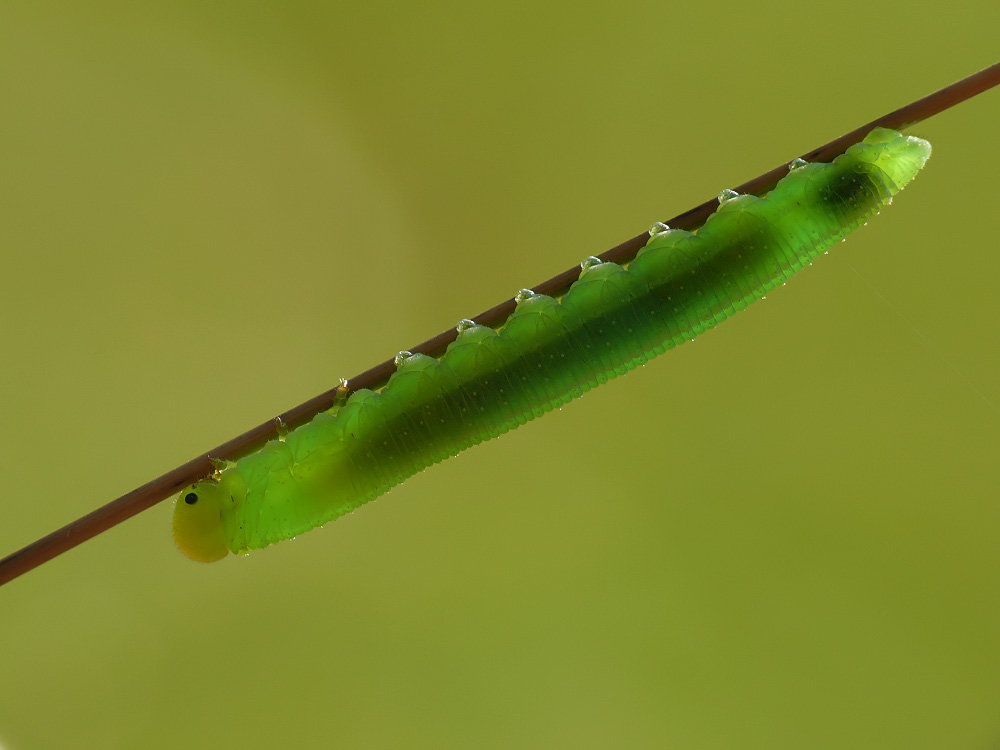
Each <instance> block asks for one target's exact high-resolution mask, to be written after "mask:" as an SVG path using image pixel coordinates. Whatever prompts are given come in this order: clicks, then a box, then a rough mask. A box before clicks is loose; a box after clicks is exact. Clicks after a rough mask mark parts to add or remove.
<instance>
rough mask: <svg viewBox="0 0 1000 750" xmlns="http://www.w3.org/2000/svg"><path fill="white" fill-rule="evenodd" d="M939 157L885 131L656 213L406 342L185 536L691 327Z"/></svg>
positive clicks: (230, 482) (267, 524) (215, 483)
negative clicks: (538, 284) (557, 275)
mask: <svg viewBox="0 0 1000 750" xmlns="http://www.w3.org/2000/svg"><path fill="white" fill-rule="evenodd" d="M929 156H930V144H929V143H927V142H926V141H923V140H921V139H919V138H914V137H906V136H903V135H900V134H899V133H895V132H892V131H889V130H884V129H876V130H873V131H872V132H871V133H870V134H869V135H868V137H867V138H865V139H864V141H863V142H861V143H859V144H857V145H855V146H852V147H851V148H849V149H847V152H846V153H844V154H843V155H841V156H838V157H837V158H836V159H834V160H833V162H832V163H830V164H806V163H805V162H803V161H802V160H800V159H797V160H796V161H795V162H793V163H792V164H791V166H790V172H789V174H788V175H787V176H786V177H784V178H783V179H782V180H781V181H780V182H779V183H778V185H777V186H776V187H775V189H774V190H773V191H771V192H770V193H768V195H767V196H765V197H764V198H757V197H754V196H751V195H737V194H736V193H734V192H732V191H724V192H723V193H722V194H721V195H720V196H719V203H720V205H719V208H718V210H717V211H716V212H715V213H714V214H712V216H711V217H709V219H708V221H707V222H706V223H705V225H704V226H703V227H701V228H700V229H698V230H697V231H696V232H695V233H689V232H685V231H681V230H675V229H669V228H668V227H666V226H665V225H663V224H658V225H654V227H653V228H652V229H651V230H650V239H649V242H648V244H647V245H646V246H645V247H644V248H643V249H642V250H641V251H640V252H639V254H638V255H637V256H636V258H635V260H633V261H631V262H630V263H629V264H628V266H627V267H622V266H620V265H617V264H615V263H602V262H601V261H600V260H598V259H597V258H588V259H587V260H586V261H584V263H583V264H581V273H580V278H579V279H578V280H577V281H576V282H575V283H574V284H573V285H572V287H570V289H569V290H568V291H567V292H566V294H564V295H563V296H562V297H561V298H560V299H554V298H552V297H548V296H544V295H540V294H535V293H533V292H531V291H528V290H522V291H521V292H520V293H519V294H518V295H517V307H516V309H515V311H514V313H513V314H512V315H511V316H510V317H509V318H508V319H507V321H506V322H505V323H504V325H503V326H502V327H501V328H500V329H499V330H494V329H492V328H487V327H484V326H480V325H476V324H474V323H473V322H472V321H468V320H463V321H462V322H461V323H459V325H458V336H457V338H456V339H455V341H454V342H453V343H452V344H451V345H450V346H449V347H448V349H447V351H446V352H445V353H444V355H442V356H441V358H440V359H434V358H432V357H428V356H426V355H422V354H410V353H409V352H400V353H399V355H398V356H397V357H396V368H397V369H396V372H395V373H394V374H393V375H392V377H391V378H390V379H389V382H388V384H387V385H386V386H385V387H384V388H382V389H381V391H379V392H377V393H376V392H374V391H370V390H359V391H357V392H355V393H353V394H352V395H351V396H350V398H348V399H347V401H346V403H344V404H343V406H341V407H339V408H334V409H332V410H330V411H328V412H323V413H321V414H318V415H317V416H316V417H315V418H314V419H313V420H312V421H311V422H309V423H308V424H305V425H303V426H301V427H299V428H298V429H296V430H294V431H292V432H290V433H288V434H287V435H286V436H284V437H283V438H282V439H279V440H273V441H271V442H269V443H268V444H267V445H265V446H264V448H263V449H262V450H260V451H259V452H257V453H254V454H252V455H249V456H246V457H245V458H242V459H240V460H239V461H237V462H236V463H235V464H232V465H230V466H229V467H228V468H226V469H225V470H223V471H221V473H220V474H218V475H217V477H216V478H215V479H212V480H208V481H203V482H199V483H197V484H195V485H193V486H191V487H189V488H188V489H186V490H185V491H184V492H182V493H181V498H180V500H179V501H178V502H177V504H176V506H175V510H174V520H173V529H174V539H175V540H176V542H177V546H178V547H179V548H180V549H181V551H183V552H184V554H186V555H187V556H188V557H190V558H192V559H194V560H200V561H203V562H209V561H213V560H219V559H221V558H223V557H225V556H226V554H228V553H229V552H236V553H245V552H247V551H249V550H251V549H257V548H260V547H265V546H267V545H269V544H273V543H275V542H278V541H280V540H282V539H289V538H291V537H294V536H296V535H298V534H301V533H303V532H305V531H308V530H309V529H312V528H314V527H315V526H320V525H322V524H324V523H326V522H327V521H331V520H333V519H334V518H337V517H338V516H341V515H343V514H345V513H348V512H350V511H352V510H353V509H354V508H357V507H358V506H359V505H362V504H364V503H366V502H368V501H369V500H371V499H372V498H374V497H376V496H378V495H381V494H382V493H384V492H386V491H388V490H389V489H390V488H391V487H393V486H395V485H397V484H399V483H400V482H402V481H403V480H404V479H406V478H407V477H409V476H411V475H412V474H415V473H417V472H418V471H421V470H422V469H424V468H426V467H427V466H430V465H431V464H434V463H437V462H438V461H441V460H442V459H445V458H448V457H449V456H453V455H455V454H457V453H458V452H459V451H461V450H464V449H465V448H468V447H469V446H472V445H475V444H476V443H479V442H482V441H484V440H488V439H490V438H493V437H496V436H497V435H500V434H502V433H504V432H507V431H508V430H511V429H513V428H515V427H517V426H518V425H521V424H524V423H525V422H527V421H528V420H530V419H534V418H535V417H540V416H541V415H542V414H544V413H545V412H547V411H549V410H551V409H553V408H555V407H558V406H560V405H562V404H564V403H566V402H568V401H570V400H571V399H573V398H576V397H577V396H580V395H582V394H583V393H584V392H585V391H587V390H589V389H590V388H593V387H594V386H596V385H598V384H600V383H603V382H605V381H607V380H609V379H610V378H613V377H615V376H617V375H622V374H624V373H626V372H628V371H629V370H631V369H633V368H635V367H637V366H638V365H641V364H643V363H644V362H646V361H647V360H649V359H651V358H652V357H654V356H656V355H657V354H661V353H663V352H665V351H666V350H667V349H671V348H673V347H675V346H677V345H678V344H681V343H683V342H684V341H687V340H689V339H693V338H694V337H695V336H697V335H698V334H699V333H701V332H702V331H705V330H707V329H709V328H713V327H714V326H716V325H718V324H719V323H721V322H722V321H723V320H725V319H726V318H727V317H729V316H730V315H733V314H734V313H736V312H737V311H739V310H742V309H743V308H744V307H746V306H747V305H749V304H750V303H752V302H754V301H756V300H758V299H760V298H761V297H763V296H764V295H765V294H766V293H767V292H768V290H770V289H772V288H773V287H775V286H777V285H779V284H781V283H783V282H784V281H785V280H786V279H788V278H789V277H790V276H792V274H794V273H795V272H796V271H797V270H799V269H800V268H802V267H803V266H805V265H807V264H809V263H810V262H812V260H813V259H814V258H816V257H817V256H819V255H820V254H822V253H823V252H825V251H826V249H827V248H828V247H830V246H831V245H833V244H834V243H835V242H837V241H839V240H841V239H843V238H844V236H845V235H846V234H847V233H848V232H850V231H851V230H853V229H855V228H857V227H859V226H861V225H862V224H863V223H864V222H865V221H867V220H868V219H869V218H870V217H871V216H873V215H874V214H875V213H877V212H878V210H879V209H880V208H881V207H882V206H885V205H887V204H889V203H890V202H891V201H892V196H893V195H895V194H896V193H897V192H899V190H901V189H902V188H903V186H904V185H906V183H908V182H909V181H910V180H911V179H913V177H914V176H915V175H916V173H917V172H918V171H919V170H920V168H921V167H923V165H924V162H925V161H926V160H927V158H928V157H929Z"/></svg>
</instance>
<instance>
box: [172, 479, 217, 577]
mask: <svg viewBox="0 0 1000 750" xmlns="http://www.w3.org/2000/svg"><path fill="white" fill-rule="evenodd" d="M173 528H174V543H175V544H177V549H179V550H180V551H181V552H183V553H184V554H185V555H187V556H188V557H189V558H191V559H192V560H196V561H197V562H215V561H216V560H221V559H222V558H223V557H225V556H226V555H228V554H229V547H228V545H227V544H226V537H225V533H224V531H223V527H222V504H221V503H220V502H219V498H218V493H217V492H216V484H215V483H214V482H199V483H198V484H195V485H192V486H190V487H188V488H187V489H186V490H184V491H183V492H182V493H181V494H180V497H179V498H178V499H177V503H176V504H175V505H174V522H173Z"/></svg>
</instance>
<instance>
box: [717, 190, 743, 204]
mask: <svg viewBox="0 0 1000 750" xmlns="http://www.w3.org/2000/svg"><path fill="white" fill-rule="evenodd" d="M739 197H740V194H739V193H737V192H736V191H735V190H730V189H729V188H726V189H725V190H723V191H722V192H721V193H719V205H720V206H721V205H723V204H724V203H727V202H728V201H731V200H732V199H733V198H739Z"/></svg>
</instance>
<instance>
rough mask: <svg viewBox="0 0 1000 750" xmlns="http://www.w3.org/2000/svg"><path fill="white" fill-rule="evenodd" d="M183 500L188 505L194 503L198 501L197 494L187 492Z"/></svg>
mask: <svg viewBox="0 0 1000 750" xmlns="http://www.w3.org/2000/svg"><path fill="white" fill-rule="evenodd" d="M184 502H186V503H187V504H188V505H194V504H195V503H196V502H198V496H197V495H196V494H194V493H193V492H189V493H187V494H186V495H185V496H184Z"/></svg>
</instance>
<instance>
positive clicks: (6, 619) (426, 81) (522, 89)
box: [0, 0, 1000, 750]
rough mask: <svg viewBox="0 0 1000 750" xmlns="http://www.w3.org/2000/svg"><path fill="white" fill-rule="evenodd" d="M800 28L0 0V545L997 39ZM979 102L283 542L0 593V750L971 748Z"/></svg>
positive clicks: (987, 606) (992, 220)
mask: <svg viewBox="0 0 1000 750" xmlns="http://www.w3.org/2000/svg"><path fill="white" fill-rule="evenodd" d="M811 7H812V6H809V5H808V4H803V3H799V2H787V3H774V4H772V5H770V7H766V8H761V7H759V6H757V5H755V4H752V3H737V2H713V3H689V4H685V7H679V6H678V5H677V4H669V3H651V2H630V1H629V0H620V1H619V2H615V3H612V4H598V3H592V4H580V3H566V2H560V3H552V4H546V5H543V6H540V5H539V4H537V3H533V2H508V3H504V4H502V5H498V6H495V7H490V8H484V7H479V6H478V4H475V3H471V4H470V3H465V2H437V3H431V4H428V3H394V2H380V3H316V2H301V1H295V0H285V1H283V2H254V3H247V2H219V3H203V2H201V1H200V0H199V1H198V2H195V1H194V0H170V2H150V3H142V4H136V3H128V2H109V1H102V0H96V1H95V2H90V3H87V4H82V3H76V2H45V1H41V2H39V1H37V0H35V1H32V2H28V1H27V0H4V2H3V3H2V4H0V102H2V114H0V207H2V208H0V258H2V265H0V346H2V352H3V353H2V355H0V410H2V413H3V429H2V430H0V470H2V472H3V476H4V487H3V492H2V495H0V554H6V553H8V552H10V551H13V550H14V549H16V548H18V547H20V546H22V545H23V544H25V543H27V542H29V541H31V540H33V539H35V538H36V537H38V536H41V535H42V534H44V533H46V532H48V531H51V530H52V529H54V528H56V527H57V526H59V525H61V524H63V523H65V522H67V521H69V520H71V519H73V518H75V517H77V516H79V515H81V514H83V513H85V512H86V511H89V510H90V509H92V508H94V507H96V506H98V505H100V504H102V503H105V502H107V501H109V500H111V499H112V498H114V497H116V496H117V495H119V494H121V493H123V492H125V491H127V490H129V489H132V488H133V487H135V486H137V485H139V484H141V483H143V482H145V481H147V480H149V479H150V478H152V477H154V476H156V475H158V474H160V473H162V472H164V471H166V470H168V469H170V468H173V467H174V466H176V465H177V464H179V463H182V462H183V461H185V460H187V459H188V458H190V457H192V456H194V455H197V454H198V453H200V452H202V451H204V450H207V449H208V448H211V447H212V446H215V445H217V444H218V443H220V442H222V441H224V440H226V439H228V438H229V437H232V436H233V435H235V434H237V433H240V432H242V431H243V430H245V429H247V428H248V427H250V426H252V425H255V424H257V423H259V422H261V421H263V420H265V419H267V418H269V417H270V416H273V415H274V414H277V413H279V412H281V411H283V410H285V409H286V408H288V407H290V406H293V405H295V404H297V403H299V402H301V401H303V400H305V399H307V398H309V397H311V396H313V395H315V394H316V393H318V392H320V391H322V390H325V389H326V388H329V387H330V386H331V385H332V384H335V383H336V381H337V379H338V378H339V377H342V376H350V375H353V374H356V373H358V372H360V371H361V370H364V369H366V368H367V367H369V366H370V365H372V364H374V363H376V362H379V361H381V360H383V359H385V358H387V357H388V356H391V355H392V354H393V353H395V352H396V351H397V350H399V349H403V348H406V347H407V346H409V345H412V344H415V343H417V342H419V341H422V340H423V339H425V338H427V337H428V336H430V335H431V334H434V333H437V332H438V331H440V330H442V329H444V328H446V327H448V326H450V325H452V324H454V323H455V322H456V321H457V320H458V319H460V318H462V317H466V316H469V315H472V314H475V313H477V312H479V311H481V310H483V309H485V308H487V307H490V306H492V305H493V304H495V303H496V302H498V301H499V300H501V299H503V298H506V297H508V296H510V295H511V294H512V293H513V292H514V291H516V290H517V289H518V288H520V287H523V286H530V285H531V284H533V283H536V282H538V281H540V280H542V279H544V278H547V277H549V276H551V275H553V274H554V273H556V272H558V271H561V270H563V269H564V268H567V267H568V266H570V265H572V264H573V263H576V262H578V261H579V260H581V259H582V258H584V257H585V256H587V255H590V254H593V253H597V252H601V251H603V250H604V249H606V248H608V247H610V246H611V245H614V244H616V243H617V242H618V241H620V240H622V239H625V238H627V237H630V236H632V235H633V234H636V233H637V232H639V231H642V230H643V229H644V228H645V227H647V226H648V225H649V224H650V223H651V222H652V221H654V220H657V219H664V218H668V217H670V216H672V215H674V214H676V213H678V212H680V211H682V210H684V209H686V208H688V207H690V206H692V205H694V204H696V203H699V202H701V201H702V200H705V199H706V198H708V197H710V196H712V195H715V194H716V193H717V192H718V191H719V190H720V189H722V188H725V187H730V186H733V185H735V184H739V183H740V182H743V181H744V180H746V179H748V178H750V177H752V176H754V175H756V174H758V173H760V172H762V171H764V170H766V169H769V168H771V167H773V166H774V165H776V164H777V163H779V162H781V161H784V160H786V159H788V158H791V157H793V156H795V155H797V154H800V153H803V152H805V151H806V150H808V149H810V148H812V147H813V146H816V145H819V144H820V143H823V142H826V141H827V140H829V139H830V138H832V137H834V136H836V135H839V134H840V133H842V132H844V131H846V130H848V129H850V128H853V127H855V126H856V125H858V124H861V123H863V122H866V121H868V120H870V119H872V118H874V117H876V116H878V115H880V114H882V113H884V112H886V111H888V110H890V109H893V108H895V107H897V106H899V105H902V104H904V103H906V102H908V101H910V100H912V99H914V98H916V97H918V96H921V95H923V94H925V93H928V92H930V91H931V90H934V89H936V88H939V87H940V86H943V85H945V84H947V83H950V82H951V81H953V80H955V79H957V78H959V77H962V76H964V75H967V74H969V73H971V72H973V71H975V70H978V69H979V68H981V67H984V66H985V65H988V64H991V63H993V62H995V61H996V59H997V51H998V47H997V44H996V29H997V28H1000V6H998V5H997V4H996V3H995V2H993V0H988V1H986V2H979V3H969V4H965V5H963V6H962V8H961V9H960V10H959V9H958V8H957V7H955V6H952V5H947V4H938V5H936V6H930V5H928V7H923V8H917V7H915V6H913V4H912V3H903V2H883V3H880V4H878V5H877V6H872V5H871V4H870V3H864V2H860V1H857V2H855V1H853V0H845V2H841V3H838V4H836V6H829V7H826V6H824V7H823V8H821V9H817V10H811V9H810V8H811ZM998 120H1000V92H993V93H990V94H986V95H984V96H982V97H980V98H978V99H976V100H974V101H971V102H969V103H966V104H963V105H961V106H960V107H959V108H957V109H955V110H953V111H951V112H948V113H946V114H943V115H940V116H938V117H936V118H934V119H933V120H931V121H928V122H926V123H925V124H922V125H920V126H919V127H917V128H915V130H914V132H915V133H917V134H919V135H921V136H924V137H927V138H929V139H930V140H931V141H932V143H933V144H934V148H935V156H934V158H933V159H932V160H931V162H930V163H929V165H928V168H927V169H926V170H925V172H924V173H923V175H922V176H921V177H920V178H919V180H918V181H917V183H915V185H914V186H913V187H911V188H910V189H909V190H907V191H906V193H905V194H904V195H903V197H902V199H901V200H898V201H897V203H896V205H894V206H893V207H892V208H891V209H890V210H889V211H886V212H883V214H882V216H881V217H879V218H878V219H877V220H876V221H874V222H873V223H872V226H870V227H868V228H867V229H865V230H864V231H861V232H859V233H857V234H856V235H855V236H853V237H852V238H851V240H850V241H849V242H848V243H847V244H845V245H843V246H838V247H837V248H836V251H835V252H833V253H831V255H830V256H829V257H827V258H823V259H822V261H821V262H819V263H817V264H816V266H815V267H813V268H810V269H807V270H806V271H805V272H803V273H802V274H801V276H800V277H799V278H797V279H796V280H795V281H794V282H793V283H791V284H790V285H789V286H788V287H786V288H783V289H780V290H778V291H776V292H775V293H773V294H772V295H770V297H769V299H768V300H767V301H766V302H765V303H762V304H759V305H756V306H754V307H753V308H751V310H749V311H747V312H746V313H744V314H742V315H740V316H738V317H737V318H735V319H733V320H731V321H729V322H727V323H726V324H725V325H724V326H722V327H721V328H720V329H718V330H716V331H713V332H711V333H709V334H706V335H705V336H704V337H702V338H699V339H698V340H697V341H696V342H695V343H693V344H687V345H685V346H683V347H681V348H680V349H678V350H676V351H674V352H671V353H669V354H668V355H666V356H664V357H662V358H661V359H659V360H657V361H656V362H654V363H653V364H651V365H649V366H647V367H645V368H643V369H641V370H640V371H638V372H635V373H633V374H630V375H629V376H628V377H626V378H624V379H622V380H619V381H616V382H614V383H612V384H610V385H608V386H605V387H603V388H601V389H599V390H597V391H595V392H591V393H589V394H588V395H587V396H586V398H584V399H583V400H582V401H581V402H578V403H573V404H571V405H569V406H567V407H566V408H564V409H563V410H561V411H560V412H558V413H555V414H552V415H550V416H548V417H546V418H545V419H543V420H540V421H538V422H536V423H532V424H530V425H528V426H526V427H524V428H522V429H520V430H518V431H516V432H515V433H512V434H510V435H508V436H505V437H504V438H503V439H501V440H497V441H493V442H491V443H489V444H486V445H484V446H480V447H478V448H475V449H473V450H471V451H469V452H468V453H466V454H464V455H463V456H462V457H460V458H459V459H457V460H452V461H448V462H446V463H445V464H443V465H440V466H437V467H435V468H433V469H432V470H429V471H427V472H425V473H423V474H421V475H419V476H417V477H415V478H413V479H412V480H410V481H408V482H407V483H406V484H405V485H403V486H402V487H400V488H397V489H396V490H394V491H393V492H392V493H390V494H389V495H388V496H386V497H383V498H381V499H380V500H379V501H377V502H375V503H373V504H370V505H368V506H366V507H365V508H363V509H362V510H360V511H358V512H356V513H354V514H353V515H351V516H349V517H346V518H343V519H341V520H338V521H337V522H336V523H334V524H332V525H329V526H328V527H326V528H324V529H322V530H319V531H314V532H312V533H309V534H307V535H305V536H304V537H302V538H300V539H298V540H296V541H295V542H294V543H284V544H281V545H279V546H277V547H274V548H271V549H268V550H265V551H262V552H259V553H255V554H253V555H251V556H249V557H247V558H240V559H236V558H230V559H228V560H226V561H224V562H222V563H218V564H215V565H210V566H206V565H198V564H195V563H191V562H189V561H188V560H187V559H185V558H183V557H182V556H181V555H180V554H179V553H178V552H177V551H176V550H175V549H174V546H173V543H172V540H171V537H170V513H171V503H169V502H165V503H163V504H161V505H160V506H158V507H156V508H154V509H152V510H150V511H148V512H146V513H143V514H142V515H141V516H140V517H137V518H135V519H133V520H132V521H130V522H128V523H126V524H124V525H122V526H119V527H117V528H115V529H114V530H112V531H110V532H108V533H106V534H104V535H102V536H101V537H99V538H97V539H95V540H93V541H91V542H88V543H86V544H85V545H83V546H82V547H80V548H78V549H76V550H73V551H72V552H70V553H68V554H66V555H64V556H63V557H61V558H59V559H57V560H55V561H53V562H51V563H48V564H46V565H45V566H43V567H42V568H40V569H38V570H36V571H34V572H32V573H30V574H28V575H26V576H24V577H22V578H20V579H18V580H16V581H15V582H13V583H11V584H9V585H8V586H5V587H3V588H2V589H0V747H3V748H5V750H25V749H27V748H55V747H77V748H91V747H93V748H134V747H143V748H159V747H164V748H168V747H171V748H172V747H198V748H200V747H229V746H240V747H246V748H255V747H278V746H281V747H295V748H311V747H329V746H338V747H350V748H386V747H400V748H404V747H405V748H468V747H477V748H529V747H530V748H535V747H538V748H541V747H546V748H551V747H574V748H607V747H636V748H647V747H648V748H652V747H683V748H729V747H732V748H767V749H768V750H775V749H778V748H796V749H799V748H806V747H807V748H812V749H814V750H816V749H820V748H831V749H832V748H845V747H850V748H882V749H884V748H908V749H909V750H914V749H916V748H942V747H950V748H959V747H962V748H995V747H997V746H998V743H1000V587H998V580H1000V545H998V544H997V541H996V540H997V529H998V526H1000V507H998V504H997V499H998V493H997V489H996V482H997V479H996V469H997V459H998V455H1000V450H998V449H1000V427H998V424H1000V421H998V411H997V407H996V404H998V403H1000V387H998V386H1000V382H998V376H997V368H998V364H1000V348H998V342H1000V328H998V319H1000V315H998V313H1000V309H998V306H997V299H996V297H995V294H994V290H995V279H996V276H997V274H998V272H1000V261H998V256H997V243H996V239H995V236H996V235H995V224H996V217H995V211H994V210H993V209H992V206H993V205H994V203H995V195H994V194H995V190H996V187H995V182H996V174H997V171H998V170H1000V145H998V140H997V139H996V137H995V135H994V134H995V128H996V123H997V121H998Z"/></svg>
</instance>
